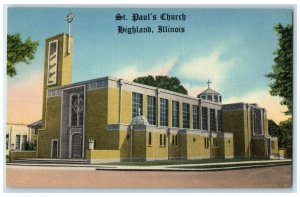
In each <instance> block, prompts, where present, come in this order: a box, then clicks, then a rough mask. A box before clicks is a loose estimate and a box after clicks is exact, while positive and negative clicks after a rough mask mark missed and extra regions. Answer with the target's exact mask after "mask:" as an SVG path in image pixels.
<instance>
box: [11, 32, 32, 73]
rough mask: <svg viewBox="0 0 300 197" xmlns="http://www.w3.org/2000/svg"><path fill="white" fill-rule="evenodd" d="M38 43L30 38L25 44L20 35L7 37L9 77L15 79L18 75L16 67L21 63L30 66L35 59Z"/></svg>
mask: <svg viewBox="0 0 300 197" xmlns="http://www.w3.org/2000/svg"><path fill="white" fill-rule="evenodd" d="M37 47H38V42H33V41H31V40H30V38H29V37H28V38H27V39H26V40H25V42H24V43H23V42H22V40H21V36H20V34H19V33H15V34H13V35H10V34H8V35H7V65H6V66H7V75H8V76H10V77H13V76H15V75H16V74H17V71H16V68H15V65H16V64H18V63H21V62H24V63H26V64H29V63H30V61H31V60H33V59H34V54H35V52H36V50H37Z"/></svg>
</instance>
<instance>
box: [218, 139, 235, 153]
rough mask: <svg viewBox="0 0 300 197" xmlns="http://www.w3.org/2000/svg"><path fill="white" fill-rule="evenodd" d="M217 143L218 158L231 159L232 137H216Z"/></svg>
mask: <svg viewBox="0 0 300 197" xmlns="http://www.w3.org/2000/svg"><path fill="white" fill-rule="evenodd" d="M218 143H219V157H220V158H233V157H234V148H233V137H218Z"/></svg>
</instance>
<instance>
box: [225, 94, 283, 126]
mask: <svg viewBox="0 0 300 197" xmlns="http://www.w3.org/2000/svg"><path fill="white" fill-rule="evenodd" d="M280 100H281V99H280V98H279V97H275V96H271V95H270V94H269V92H268V91H264V90H258V91H253V92H251V93H248V94H246V95H243V96H240V97H231V98H223V103H225V104H228V103H236V102H244V103H257V104H258V106H260V107H263V108H266V110H267V115H268V119H272V120H274V121H275V122H276V123H279V122H280V121H283V120H286V119H287V118H288V117H287V116H286V115H285V114H284V113H282V112H285V111H287V107H286V106H282V105H280Z"/></svg>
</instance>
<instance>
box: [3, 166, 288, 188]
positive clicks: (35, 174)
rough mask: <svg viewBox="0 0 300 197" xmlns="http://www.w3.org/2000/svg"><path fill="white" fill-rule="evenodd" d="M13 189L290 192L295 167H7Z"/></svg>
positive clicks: (7, 177) (7, 174)
mask: <svg viewBox="0 0 300 197" xmlns="http://www.w3.org/2000/svg"><path fill="white" fill-rule="evenodd" d="M6 185H7V187H12V188H25V187H31V188H35V187H42V188H288V187H291V165H286V166H276V167H265V168H254V169H243V170H226V171H213V172H211V171H207V172H170V171H167V172H162V171H149V172H147V171H107V170H97V171H96V170H95V169H94V168H82V167H81V168H80V167H78V168H75V167H73V168H65V167H30V166H7V167H6Z"/></svg>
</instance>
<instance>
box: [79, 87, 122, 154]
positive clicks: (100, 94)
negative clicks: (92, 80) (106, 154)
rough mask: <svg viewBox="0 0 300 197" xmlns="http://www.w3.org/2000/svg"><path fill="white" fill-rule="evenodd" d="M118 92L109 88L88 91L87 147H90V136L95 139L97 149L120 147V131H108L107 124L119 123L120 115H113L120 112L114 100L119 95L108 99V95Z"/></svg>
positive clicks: (115, 148)
mask: <svg viewBox="0 0 300 197" xmlns="http://www.w3.org/2000/svg"><path fill="white" fill-rule="evenodd" d="M116 94H117V93H116V91H114V90H111V89H109V88H102V89H96V90H91V91H87V96H86V124H85V149H87V148H88V140H89V139H90V138H93V139H94V140H95V147H94V148H95V149H107V150H109V149H112V150H117V149H119V132H116V131H115V132H114V131H107V124H110V123H117V119H118V117H112V116H113V115H114V114H118V113H116V111H118V109H116V108H115V104H116V101H115V100H114V99H118V97H117V98H110V97H109V99H108V95H110V96H115V95H116ZM108 114H109V115H108ZM115 121H116V122H115Z"/></svg>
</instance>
